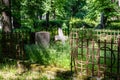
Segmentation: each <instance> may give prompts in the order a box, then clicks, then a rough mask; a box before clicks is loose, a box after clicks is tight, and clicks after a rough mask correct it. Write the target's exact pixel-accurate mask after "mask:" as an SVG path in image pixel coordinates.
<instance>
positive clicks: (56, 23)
mask: <svg viewBox="0 0 120 80" xmlns="http://www.w3.org/2000/svg"><path fill="white" fill-rule="evenodd" d="M63 23H65V24H67V26H68V21H67V20H50V21H49V28H50V29H52V28H58V27H62V25H63ZM45 27H46V20H39V21H36V23H35V29H38V30H45Z"/></svg>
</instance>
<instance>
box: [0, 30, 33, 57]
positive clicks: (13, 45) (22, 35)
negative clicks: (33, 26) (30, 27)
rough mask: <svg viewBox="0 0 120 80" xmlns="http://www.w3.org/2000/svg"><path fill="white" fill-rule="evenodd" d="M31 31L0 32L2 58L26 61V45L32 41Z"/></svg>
mask: <svg viewBox="0 0 120 80" xmlns="http://www.w3.org/2000/svg"><path fill="white" fill-rule="evenodd" d="M31 34H32V33H31V32H30V31H16V32H0V49H1V52H0V53H1V56H2V57H9V58H14V59H24V58H25V52H24V46H25V44H30V43H32V42H33V41H34V40H33V39H32V35H31Z"/></svg>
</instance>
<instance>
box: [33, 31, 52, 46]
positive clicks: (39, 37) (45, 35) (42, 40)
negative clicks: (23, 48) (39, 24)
mask: <svg viewBox="0 0 120 80" xmlns="http://www.w3.org/2000/svg"><path fill="white" fill-rule="evenodd" d="M49 42H50V33H49V32H45V31H40V32H36V33H35V43H36V44H40V45H42V46H43V47H48V46H49Z"/></svg>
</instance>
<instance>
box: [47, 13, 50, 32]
mask: <svg viewBox="0 0 120 80" xmlns="http://www.w3.org/2000/svg"><path fill="white" fill-rule="evenodd" d="M49 14H50V12H49V11H48V12H47V13H46V30H47V29H48V28H49Z"/></svg>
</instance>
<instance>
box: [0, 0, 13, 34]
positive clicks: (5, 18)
mask: <svg viewBox="0 0 120 80" xmlns="http://www.w3.org/2000/svg"><path fill="white" fill-rule="evenodd" d="M2 3H3V4H4V5H5V6H6V8H5V10H4V11H3V12H2V23H3V25H2V29H3V31H4V32H11V30H12V27H11V12H10V4H9V3H10V0H2Z"/></svg>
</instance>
